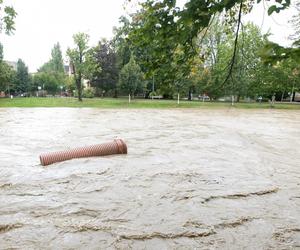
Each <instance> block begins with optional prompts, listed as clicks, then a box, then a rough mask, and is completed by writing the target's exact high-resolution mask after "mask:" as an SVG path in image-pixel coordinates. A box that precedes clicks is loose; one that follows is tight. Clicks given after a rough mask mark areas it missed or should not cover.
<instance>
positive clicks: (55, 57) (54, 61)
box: [38, 43, 65, 74]
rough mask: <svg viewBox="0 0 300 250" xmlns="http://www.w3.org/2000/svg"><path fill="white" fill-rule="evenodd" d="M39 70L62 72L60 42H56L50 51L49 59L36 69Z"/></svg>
mask: <svg viewBox="0 0 300 250" xmlns="http://www.w3.org/2000/svg"><path fill="white" fill-rule="evenodd" d="M38 71H39V72H49V73H56V74H64V72H65V71H64V63H63V57H62V52H61V49H60V44H59V43H56V44H55V45H54V47H53V49H52V51H51V59H50V60H49V61H48V62H46V63H45V64H44V65H43V66H42V67H40V68H39V69H38Z"/></svg>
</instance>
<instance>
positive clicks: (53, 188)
mask: <svg viewBox="0 0 300 250" xmlns="http://www.w3.org/2000/svg"><path fill="white" fill-rule="evenodd" d="M115 138H122V139H124V140H125V141H126V143H127V145H128V155H118V156H108V157H103V158H99V157H98V158H89V159H78V160H71V161H67V162H62V163H58V164H54V165H50V166H48V167H42V166H41V165H40V163H39V155H40V154H41V153H45V152H51V151H58V150H64V149H69V148H73V147H77V146H83V145H91V144H97V143H102V142H109V141H112V140H113V139H115ZM0 159H1V161H0V249H7V248H9V249H41V248H43V249H297V248H298V249H300V112H299V111H278V110H236V109H223V110H190V109H189V110H101V109H68V108H58V109H50V108H49V109H47V108H45V109H44V108H39V109H0Z"/></svg>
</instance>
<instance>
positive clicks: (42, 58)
mask: <svg viewBox="0 0 300 250" xmlns="http://www.w3.org/2000/svg"><path fill="white" fill-rule="evenodd" d="M179 2H181V3H183V2H185V0H179ZM4 4H6V5H13V6H14V8H15V10H16V11H17V12H18V16H17V19H16V32H15V34H14V35H12V36H6V35H4V34H1V35H0V41H1V42H2V43H3V46H4V58H5V60H9V61H17V59H18V58H21V59H22V60H24V61H25V63H26V64H27V65H28V66H29V70H30V72H35V71H36V69H37V68H39V67H40V66H41V65H42V64H43V63H45V62H47V61H48V60H49V58H50V53H51V49H52V47H53V45H54V44H55V43H56V42H59V43H60V44H61V47H62V50H63V55H64V56H65V51H66V49H67V47H70V46H73V41H72V35H73V34H74V33H77V32H86V33H88V34H89V35H90V45H96V43H97V41H99V40H100V39H101V38H111V37H112V28H113V26H117V25H118V19H119V17H120V16H121V15H123V14H124V13H125V10H124V5H123V4H124V0H109V1H108V0H4ZM180 5H182V4H180ZM263 13H264V7H263V5H262V4H260V5H258V6H256V7H255V8H254V10H253V12H252V13H251V14H250V15H249V16H246V17H244V19H243V20H244V22H245V21H252V22H254V23H256V24H257V25H259V26H260V27H262V29H263V31H264V32H267V31H268V30H269V29H270V30H271V32H272V33H273V36H271V39H272V40H273V41H275V42H278V43H280V44H283V45H288V44H290V42H289V41H288V36H289V35H290V34H292V33H293V29H292V27H291V25H290V24H288V20H290V18H291V16H292V15H293V14H295V10H294V9H293V8H291V9H289V10H286V11H284V12H282V13H280V14H273V15H272V17H268V16H267V14H266V13H265V15H264V14H263Z"/></svg>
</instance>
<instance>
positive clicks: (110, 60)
mask: <svg viewBox="0 0 300 250" xmlns="http://www.w3.org/2000/svg"><path fill="white" fill-rule="evenodd" d="M92 56H93V60H94V63H96V64H97V69H98V70H94V72H93V74H92V78H91V86H93V87H96V88H97V89H98V90H101V91H105V92H108V91H110V90H113V91H114V96H115V97H117V83H118V74H119V70H118V68H117V54H116V52H115V51H114V49H113V46H112V42H110V41H106V40H102V41H101V42H99V44H98V46H96V47H95V48H94V49H93V52H92Z"/></svg>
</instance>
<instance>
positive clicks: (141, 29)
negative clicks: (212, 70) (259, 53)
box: [129, 0, 290, 82]
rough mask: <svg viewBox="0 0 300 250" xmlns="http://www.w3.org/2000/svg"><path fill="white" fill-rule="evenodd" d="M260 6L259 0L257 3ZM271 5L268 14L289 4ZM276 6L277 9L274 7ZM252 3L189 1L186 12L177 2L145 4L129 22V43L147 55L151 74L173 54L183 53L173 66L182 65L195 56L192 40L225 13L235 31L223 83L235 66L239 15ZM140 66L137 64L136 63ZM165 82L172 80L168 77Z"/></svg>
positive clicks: (245, 0)
mask: <svg viewBox="0 0 300 250" xmlns="http://www.w3.org/2000/svg"><path fill="white" fill-rule="evenodd" d="M257 2H260V0H257ZM272 2H273V3H274V5H271V6H270V7H269V9H268V14H269V15H271V14H272V13H273V12H279V11H281V10H282V9H285V8H287V7H288V6H289V4H290V1H289V0H285V1H284V0H276V1H275V0H272ZM275 2H276V5H275ZM253 4H254V1H248V0H232V1H227V0H221V1H206V0H189V1H187V3H186V4H185V8H183V9H179V8H177V7H176V0H163V1H161V0H146V1H143V3H142V4H141V6H142V8H141V10H139V11H138V12H137V13H136V14H135V15H134V16H133V18H132V25H131V30H130V32H129V39H130V41H131V43H132V44H133V46H134V47H136V48H138V49H139V50H140V51H145V50H146V51H147V50H148V53H145V54H147V57H146V58H144V60H142V63H141V65H142V68H143V67H144V65H145V66H146V67H147V68H148V72H150V74H154V72H156V71H157V70H159V69H161V68H162V67H164V66H166V67H167V65H169V64H170V61H171V62H173V61H174V60H176V59H174V57H173V56H174V54H175V51H176V50H178V49H180V50H183V53H182V55H183V56H182V57H181V58H179V59H178V61H177V62H176V64H177V65H178V64H182V65H183V64H184V63H185V62H187V61H189V60H190V59H191V58H193V57H194V56H195V55H196V54H197V53H198V52H197V50H195V49H194V42H195V38H196V37H197V36H198V34H200V33H201V32H203V31H204V36H205V34H206V30H208V29H209V26H210V24H211V23H212V20H213V18H214V16H215V15H216V14H218V13H222V12H223V11H225V12H226V20H225V21H226V22H227V23H229V24H231V26H232V27H233V28H234V30H235V42H234V50H233V53H232V56H231V60H230V62H229V64H230V65H229V68H228V71H229V73H228V74H227V75H225V81H224V82H226V81H227V80H228V79H229V77H230V75H231V72H232V69H233V66H234V64H235V55H236V48H237V41H238V35H239V30H240V26H241V25H240V24H241V15H242V13H248V12H249V11H250V10H251V8H252V5H253ZM138 62H139V63H140V61H138ZM167 77H168V78H169V77H171V75H170V74H169V75H168V76H167Z"/></svg>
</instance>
